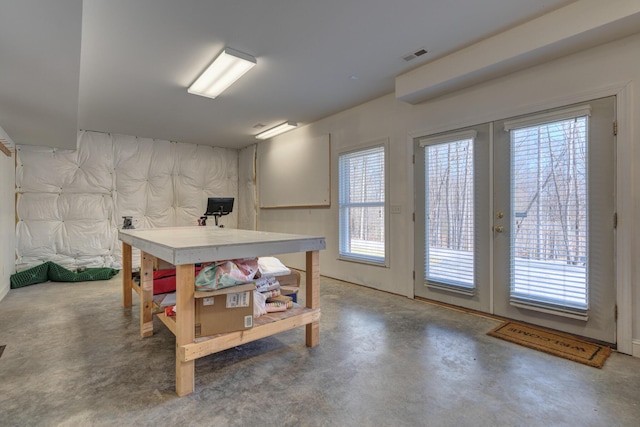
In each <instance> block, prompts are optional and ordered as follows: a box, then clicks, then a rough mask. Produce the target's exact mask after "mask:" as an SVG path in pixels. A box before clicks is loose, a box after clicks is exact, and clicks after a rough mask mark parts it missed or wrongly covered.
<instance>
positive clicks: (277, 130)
mask: <svg viewBox="0 0 640 427" xmlns="http://www.w3.org/2000/svg"><path fill="white" fill-rule="evenodd" d="M297 127H298V124H297V123H295V122H284V123H280V124H279V125H278V126H276V127H272V128H271V129H269V130H265V131H264V132H261V133H259V134H257V135H256V138H258V139H269V138H271V137H272V136H276V135H280V134H281V133H285V132H287V131H290V130H291V129H295V128H297Z"/></svg>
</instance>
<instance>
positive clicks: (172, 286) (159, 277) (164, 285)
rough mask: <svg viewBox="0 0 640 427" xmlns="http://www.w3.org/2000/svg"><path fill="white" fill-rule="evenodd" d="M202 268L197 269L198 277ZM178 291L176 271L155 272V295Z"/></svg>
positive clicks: (173, 269)
mask: <svg viewBox="0 0 640 427" xmlns="http://www.w3.org/2000/svg"><path fill="white" fill-rule="evenodd" d="M201 269H202V267H196V270H195V275H196V276H197V275H198V273H199V272H200V270H201ZM175 290H176V269H175V268H172V269H170V270H156V271H154V272H153V294H154V295H157V294H166V293H168V292H175Z"/></svg>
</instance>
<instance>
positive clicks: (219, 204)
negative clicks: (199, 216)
mask: <svg viewBox="0 0 640 427" xmlns="http://www.w3.org/2000/svg"><path fill="white" fill-rule="evenodd" d="M231 211H233V197H209V198H208V199H207V211H206V212H205V215H207V216H212V215H217V216H222V215H228V214H230V213H231Z"/></svg>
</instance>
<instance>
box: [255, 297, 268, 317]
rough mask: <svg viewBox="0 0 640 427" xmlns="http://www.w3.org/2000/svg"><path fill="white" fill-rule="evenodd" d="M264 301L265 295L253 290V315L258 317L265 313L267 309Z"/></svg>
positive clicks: (265, 299)
mask: <svg viewBox="0 0 640 427" xmlns="http://www.w3.org/2000/svg"><path fill="white" fill-rule="evenodd" d="M266 303H267V297H266V295H264V294H262V293H260V292H258V291H253V317H260V316H262V315H263V314H267V310H266V308H265V306H266Z"/></svg>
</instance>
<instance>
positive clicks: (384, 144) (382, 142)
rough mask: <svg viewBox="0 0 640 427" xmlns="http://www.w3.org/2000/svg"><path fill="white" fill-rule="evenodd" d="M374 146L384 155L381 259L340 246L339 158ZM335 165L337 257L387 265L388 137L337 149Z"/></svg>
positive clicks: (350, 260)
mask: <svg viewBox="0 0 640 427" xmlns="http://www.w3.org/2000/svg"><path fill="white" fill-rule="evenodd" d="M375 148H382V150H383V155H384V159H383V166H384V177H383V182H384V201H383V202H382V203H381V206H382V210H383V213H384V221H383V227H384V230H383V231H384V243H383V246H384V257H383V259H381V260H380V261H376V260H375V259H369V258H366V257H362V256H355V255H354V256H349V254H348V253H343V252H342V250H341V247H342V244H343V242H342V237H343V236H342V233H341V230H342V218H341V212H342V209H343V208H344V207H345V206H346V205H344V204H343V203H342V202H341V196H342V194H341V186H342V182H341V181H340V178H341V170H340V159H341V157H342V156H344V155H349V154H355V153H358V152H364V151H367V150H371V149H375ZM336 165H337V175H338V176H337V179H336V182H337V186H338V189H337V192H336V193H337V198H338V200H337V205H338V209H337V217H338V218H337V224H338V232H337V239H336V241H337V247H336V253H337V259H338V260H340V261H346V262H355V263H358V264H367V265H373V266H377V267H387V268H388V267H389V264H390V263H389V243H390V240H391V239H390V230H389V138H381V139H377V140H374V141H370V142H367V143H364V144H359V145H357V146H354V147H349V148H348V149H344V150H341V151H338V153H337V161H336Z"/></svg>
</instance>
